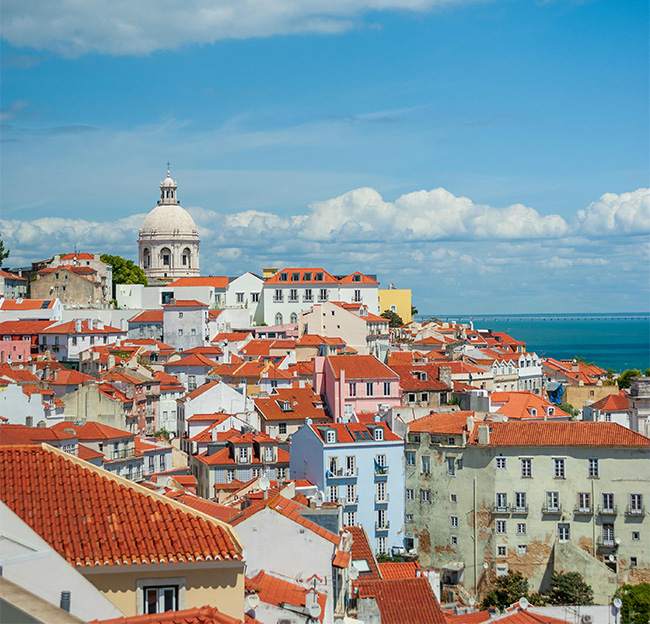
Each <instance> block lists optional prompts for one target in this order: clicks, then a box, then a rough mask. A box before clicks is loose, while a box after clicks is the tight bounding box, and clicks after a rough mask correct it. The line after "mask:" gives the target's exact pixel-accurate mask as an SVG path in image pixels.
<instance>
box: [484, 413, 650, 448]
mask: <svg viewBox="0 0 650 624" xmlns="http://www.w3.org/2000/svg"><path fill="white" fill-rule="evenodd" d="M489 427H490V446H606V447H621V446H623V447H650V438H646V437H645V436H644V435H641V434H640V433H637V432H636V431H632V430H630V429H627V428H626V427H623V426H622V425H619V424H618V423H612V422H582V421H550V420H532V421H530V420H528V421H526V420H520V421H517V420H511V421H509V422H501V423H497V422H493V423H490V424H489ZM472 443H473V444H478V427H475V428H474V436H473V438H472Z"/></svg>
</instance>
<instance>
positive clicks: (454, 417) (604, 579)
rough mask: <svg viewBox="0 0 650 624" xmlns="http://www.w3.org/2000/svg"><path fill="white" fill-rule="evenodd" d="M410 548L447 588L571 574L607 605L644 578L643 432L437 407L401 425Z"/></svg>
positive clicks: (648, 453)
mask: <svg viewBox="0 0 650 624" xmlns="http://www.w3.org/2000/svg"><path fill="white" fill-rule="evenodd" d="M405 457H406V485H405V487H406V507H405V513H406V535H407V547H409V546H410V547H412V548H413V550H414V551H417V553H418V554H419V561H420V564H421V565H422V566H423V567H425V568H437V569H440V570H441V578H442V582H443V589H444V590H446V591H447V592H448V593H450V594H456V595H461V596H463V597H464V598H466V599H468V598H469V597H470V596H476V595H479V596H480V595H481V594H482V593H483V592H484V591H485V589H486V586H487V584H488V582H489V581H491V580H493V579H494V577H496V576H500V575H503V574H506V573H507V572H508V571H509V570H514V571H519V572H521V573H522V574H523V575H524V576H525V577H527V578H528V579H529V583H530V586H531V589H532V590H533V591H540V590H541V591H544V590H546V589H548V587H549V584H550V579H551V576H552V573H553V571H554V570H559V571H579V572H581V573H582V574H583V576H584V577H585V578H586V579H588V581H589V583H590V584H591V585H592V587H593V589H594V597H595V600H596V602H597V603H598V601H605V602H602V604H606V603H607V602H608V601H609V600H610V599H611V596H612V594H613V593H614V591H615V589H616V587H617V585H619V584H621V583H624V582H630V583H636V582H642V581H649V580H650V539H649V536H650V533H649V530H650V524H649V523H650V520H649V519H648V514H647V508H646V503H647V501H648V497H649V496H650V471H649V470H648V466H649V465H650V462H649V460H650V439H648V438H646V437H645V436H643V435H640V434H638V433H636V432H634V431H630V430H629V429H626V428H625V427H622V426H620V425H618V424H616V423H606V422H598V423H596V422H566V421H565V422H551V421H535V422H516V421H509V422H487V421H485V422H479V421H478V420H475V419H474V418H472V417H468V416H467V413H465V414H454V413H451V414H437V415H432V416H427V417H425V418H422V419H419V420H416V421H413V422H412V423H410V424H409V433H408V436H407V441H406V447H405Z"/></svg>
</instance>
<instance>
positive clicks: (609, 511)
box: [598, 505, 618, 516]
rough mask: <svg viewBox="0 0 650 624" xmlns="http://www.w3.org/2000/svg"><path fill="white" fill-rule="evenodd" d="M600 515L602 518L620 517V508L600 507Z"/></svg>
mask: <svg viewBox="0 0 650 624" xmlns="http://www.w3.org/2000/svg"><path fill="white" fill-rule="evenodd" d="M598 515H600V516H616V515H618V507H617V506H616V505H614V506H613V507H603V506H602V505H598Z"/></svg>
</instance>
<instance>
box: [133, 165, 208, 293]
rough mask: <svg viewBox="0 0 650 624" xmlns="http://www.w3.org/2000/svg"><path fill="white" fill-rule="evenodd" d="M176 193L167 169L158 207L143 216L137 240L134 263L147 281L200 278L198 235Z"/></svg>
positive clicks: (174, 184) (175, 187) (160, 281)
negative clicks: (136, 261)
mask: <svg viewBox="0 0 650 624" xmlns="http://www.w3.org/2000/svg"><path fill="white" fill-rule="evenodd" d="M176 193H177V184H176V182H174V180H172V178H171V176H170V175H169V170H167V177H166V178H165V179H164V180H163V181H162V182H161V183H160V199H159V200H158V204H157V206H156V207H155V208H154V209H153V210H152V211H151V212H150V213H149V214H148V215H147V216H146V218H145V220H144V223H143V224H142V228H141V229H140V236H139V238H138V258H139V262H138V263H139V266H140V268H141V269H142V270H143V271H144V274H145V275H146V276H147V280H149V282H153V283H155V282H159V283H168V282H172V281H173V280H175V279H178V278H179V277H198V276H199V275H200V272H199V242H200V241H199V232H198V230H197V229H196V224H195V223H194V219H192V217H191V216H190V213H189V212H187V211H186V210H185V209H184V208H182V207H181V205H180V202H179V201H178V198H177V194H176Z"/></svg>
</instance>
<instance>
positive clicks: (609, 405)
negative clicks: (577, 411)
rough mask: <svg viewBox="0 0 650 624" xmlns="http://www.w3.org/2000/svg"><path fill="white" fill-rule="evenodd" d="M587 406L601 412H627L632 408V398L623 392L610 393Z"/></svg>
mask: <svg viewBox="0 0 650 624" xmlns="http://www.w3.org/2000/svg"><path fill="white" fill-rule="evenodd" d="M587 407H591V408H592V409H597V410H600V411H601V412H626V411H627V410H629V409H630V400H629V399H628V398H627V397H626V396H623V395H622V394H610V395H608V396H606V397H603V398H602V399H600V400H599V401H596V402H595V403H592V404H591V405H588V406H587Z"/></svg>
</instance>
